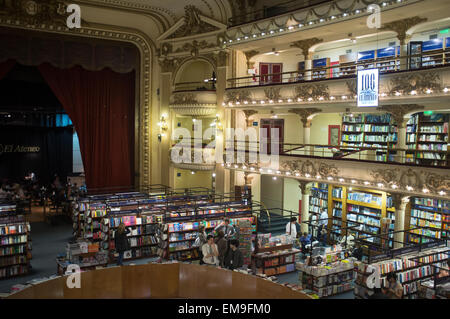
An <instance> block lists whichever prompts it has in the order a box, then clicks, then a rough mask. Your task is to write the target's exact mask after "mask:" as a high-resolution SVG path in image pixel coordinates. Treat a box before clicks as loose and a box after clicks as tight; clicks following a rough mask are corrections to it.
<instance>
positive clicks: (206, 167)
mask: <svg viewBox="0 0 450 319" xmlns="http://www.w3.org/2000/svg"><path fill="white" fill-rule="evenodd" d="M172 165H173V166H174V167H176V168H180V169H186V170H192V171H213V170H215V169H216V164H215V163H214V164H195V163H174V162H172Z"/></svg>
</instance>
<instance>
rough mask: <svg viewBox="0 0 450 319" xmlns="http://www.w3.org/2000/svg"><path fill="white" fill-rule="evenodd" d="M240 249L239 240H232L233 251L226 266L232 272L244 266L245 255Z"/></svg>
mask: <svg viewBox="0 0 450 319" xmlns="http://www.w3.org/2000/svg"><path fill="white" fill-rule="evenodd" d="M238 247H239V240H237V239H232V240H231V241H230V250H231V251H230V253H229V255H228V256H227V257H226V260H225V266H226V267H227V268H228V269H230V270H233V269H237V268H241V267H242V266H243V265H244V255H243V254H242V252H241V251H240V250H239V249H238Z"/></svg>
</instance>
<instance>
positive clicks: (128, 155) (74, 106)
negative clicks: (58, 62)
mask: <svg viewBox="0 0 450 319" xmlns="http://www.w3.org/2000/svg"><path fill="white" fill-rule="evenodd" d="M39 70H40V72H41V73H42V75H43V77H44V78H45V80H46V81H47V83H48V84H49V86H50V87H51V89H52V90H53V92H54V93H55V95H56V97H57V98H58V100H59V101H60V102H61V104H62V105H63V107H64V109H65V110H66V112H67V114H68V115H69V116H70V118H71V120H72V122H73V124H74V126H75V129H76V131H77V134H78V137H79V140H80V149H81V156H82V159H83V165H84V171H85V175H86V185H87V187H88V190H90V191H101V190H102V189H103V190H106V189H114V188H121V189H131V188H132V187H133V186H134V95H135V88H134V82H135V74H134V71H133V72H130V73H127V74H119V73H116V72H113V71H111V70H110V69H104V70H102V71H95V72H93V71H87V70H85V69H83V68H81V67H79V66H76V67H73V68H70V69H59V68H55V67H53V66H51V65H49V64H43V65H41V66H39Z"/></svg>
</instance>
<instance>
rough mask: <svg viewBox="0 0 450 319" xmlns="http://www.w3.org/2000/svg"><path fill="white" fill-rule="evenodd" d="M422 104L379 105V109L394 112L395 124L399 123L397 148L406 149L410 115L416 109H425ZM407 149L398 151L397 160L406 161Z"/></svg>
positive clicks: (399, 161)
mask: <svg viewBox="0 0 450 319" xmlns="http://www.w3.org/2000/svg"><path fill="white" fill-rule="evenodd" d="M423 108H424V107H423V106H422V105H418V104H402V105H383V106H381V107H379V108H378V109H379V110H382V111H386V112H388V113H390V114H392V117H393V118H394V121H395V124H397V128H398V135H397V145H396V148H402V149H406V128H407V125H406V124H407V123H408V120H409V118H410V116H409V115H407V114H411V113H412V112H414V111H419V110H423ZM405 156H406V153H405V151H397V155H396V156H395V161H396V162H398V163H405Z"/></svg>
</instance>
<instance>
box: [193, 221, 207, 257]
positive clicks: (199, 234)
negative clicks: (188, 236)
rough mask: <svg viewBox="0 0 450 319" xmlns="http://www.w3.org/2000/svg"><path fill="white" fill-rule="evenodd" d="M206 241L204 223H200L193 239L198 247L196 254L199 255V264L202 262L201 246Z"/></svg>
mask: <svg viewBox="0 0 450 319" xmlns="http://www.w3.org/2000/svg"><path fill="white" fill-rule="evenodd" d="M205 243H206V232H205V225H203V224H200V226H199V227H198V232H197V238H196V239H195V242H194V246H196V247H198V248H199V249H198V254H199V257H200V265H201V264H203V253H202V247H203V245H204V244H205Z"/></svg>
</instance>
